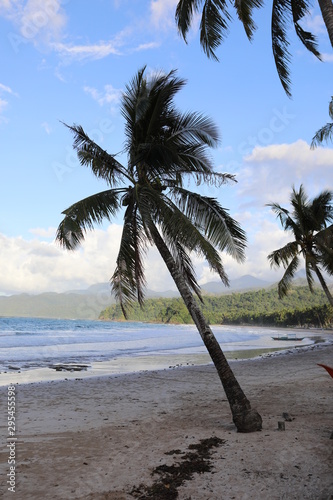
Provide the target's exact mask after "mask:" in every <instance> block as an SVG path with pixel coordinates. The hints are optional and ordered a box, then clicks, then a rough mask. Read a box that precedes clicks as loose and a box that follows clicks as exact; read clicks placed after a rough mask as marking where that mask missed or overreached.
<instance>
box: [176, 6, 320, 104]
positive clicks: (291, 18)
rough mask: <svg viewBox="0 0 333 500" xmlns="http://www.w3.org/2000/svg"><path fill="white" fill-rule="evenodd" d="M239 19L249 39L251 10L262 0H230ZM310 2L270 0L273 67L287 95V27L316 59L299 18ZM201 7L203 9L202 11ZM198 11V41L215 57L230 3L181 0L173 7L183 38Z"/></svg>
mask: <svg viewBox="0 0 333 500" xmlns="http://www.w3.org/2000/svg"><path fill="white" fill-rule="evenodd" d="M230 3H231V5H232V6H233V7H234V9H235V11H236V15H237V17H238V19H239V20H240V21H241V22H242V24H243V26H244V29H245V33H246V35H247V37H248V39H249V40H250V41H251V40H252V38H253V35H254V32H255V30H256V24H255V22H254V20H253V11H254V10H255V9H259V8H262V7H263V4H264V2H263V0H234V1H233V2H230ZM310 6H311V2H310V1H309V0H273V1H272V18H271V34H272V49H273V56H274V60H275V65H276V69H277V72H278V75H279V78H280V81H281V83H282V86H283V88H284V90H285V92H286V93H287V95H288V96H291V91H290V76H289V63H290V59H291V56H290V52H289V50H288V48H289V39H288V30H289V28H290V26H293V27H294V29H295V32H296V34H297V36H298V38H299V39H300V40H301V42H302V43H303V45H304V46H305V47H306V48H307V49H308V50H309V51H310V52H312V53H313V54H314V55H315V56H316V57H317V58H318V59H320V53H319V52H318V50H317V42H316V37H315V36H314V35H313V34H312V33H311V32H309V31H306V30H304V29H303V28H302V26H301V24H300V23H301V21H302V20H303V19H304V17H305V16H306V15H307V14H309V9H310ZM201 9H202V11H201ZM200 11H201V22H200V44H201V46H202V48H203V50H204V52H205V54H206V55H207V56H208V57H210V58H212V59H215V60H218V58H217V56H216V49H217V48H218V47H219V45H220V44H221V43H222V42H223V40H224V38H225V37H226V36H227V34H228V31H229V24H230V21H231V19H232V16H231V13H230V5H229V2H227V1H226V0H180V1H179V2H178V4H177V8H176V14H175V17H176V23H177V26H178V30H179V32H180V34H181V36H182V37H183V38H184V40H185V41H186V40H187V34H188V32H189V29H190V27H191V24H192V21H193V19H194V16H195V15H197V14H199V13H200Z"/></svg>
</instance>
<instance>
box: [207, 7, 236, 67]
mask: <svg viewBox="0 0 333 500" xmlns="http://www.w3.org/2000/svg"><path fill="white" fill-rule="evenodd" d="M230 20H231V16H230V14H229V12H228V10H227V7H226V2H225V0H206V1H205V3H204V6H203V9H202V16H201V22H200V44H201V47H202V48H203V51H204V52H205V54H206V55H207V56H208V57H210V58H211V59H214V60H215V61H218V58H217V56H216V54H215V50H216V49H217V48H218V47H219V45H221V43H222V42H223V40H224V37H225V35H226V34H227V33H228V23H229V21H230Z"/></svg>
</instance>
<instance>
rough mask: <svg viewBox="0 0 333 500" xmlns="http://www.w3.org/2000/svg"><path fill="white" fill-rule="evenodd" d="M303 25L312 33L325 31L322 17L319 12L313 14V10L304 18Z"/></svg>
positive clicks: (316, 33) (318, 33) (317, 33)
mask: <svg viewBox="0 0 333 500" xmlns="http://www.w3.org/2000/svg"><path fill="white" fill-rule="evenodd" d="M303 27H304V28H306V29H307V30H309V31H310V32H311V33H312V34H314V35H320V34H322V33H327V30H326V27H325V23H324V20H323V17H322V16H321V15H319V14H317V15H316V14H314V12H313V10H311V11H310V13H309V15H308V16H306V17H305V18H304V22H303Z"/></svg>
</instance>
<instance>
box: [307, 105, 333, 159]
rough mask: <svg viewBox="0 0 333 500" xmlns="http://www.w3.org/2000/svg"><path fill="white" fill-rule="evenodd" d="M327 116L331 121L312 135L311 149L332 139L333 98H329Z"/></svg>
mask: <svg viewBox="0 0 333 500" xmlns="http://www.w3.org/2000/svg"><path fill="white" fill-rule="evenodd" d="M328 114H329V115H330V118H331V119H332V121H331V122H330V123H326V125H324V126H323V127H321V129H319V130H318V131H317V132H316V134H315V135H314V137H313V139H312V142H311V149H314V148H316V147H317V146H319V145H320V144H322V143H323V142H324V141H330V140H332V139H333V97H331V102H330V103H329V106H328Z"/></svg>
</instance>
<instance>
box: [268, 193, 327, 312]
mask: <svg viewBox="0 0 333 500" xmlns="http://www.w3.org/2000/svg"><path fill="white" fill-rule="evenodd" d="M332 198H333V193H332V192H331V191H323V192H321V193H320V194H319V195H318V196H317V197H316V198H314V199H313V200H312V201H311V200H309V199H308V197H307V195H306V193H305V191H304V188H303V186H302V185H301V186H300V188H299V191H298V192H297V191H296V190H295V188H293V190H292V194H291V197H290V202H291V205H292V207H293V211H292V212H289V210H287V209H285V208H282V207H281V206H280V205H278V204H277V203H272V204H269V205H268V206H269V207H271V208H272V210H273V212H275V213H276V215H277V217H278V218H279V219H280V222H281V225H282V227H283V229H284V230H285V231H290V232H291V233H292V234H293V237H294V240H293V241H291V242H290V243H287V245H285V246H284V247H282V248H280V249H279V250H275V251H274V252H272V253H271V254H270V255H268V260H269V261H270V264H271V266H276V267H280V266H281V265H282V266H283V267H284V268H285V273H284V275H283V278H282V279H281V281H280V282H279V284H278V291H279V296H280V297H283V296H284V295H286V294H287V293H288V290H289V289H290V287H291V282H292V279H293V277H294V275H295V272H296V271H297V269H298V267H299V265H300V257H303V258H304V260H305V271H306V278H307V282H308V285H309V288H310V290H311V291H313V283H314V278H313V273H315V274H316V276H317V277H318V279H319V282H320V284H321V286H322V288H323V290H324V291H325V293H326V296H327V298H328V300H329V302H330V304H331V305H332V306H333V297H332V295H331V293H330V291H329V288H328V286H327V283H326V281H325V279H324V277H323V274H322V270H325V271H326V272H327V273H328V274H329V275H333V225H332V224H330V223H332V220H333V207H332V204H331V202H332ZM329 224H330V225H329Z"/></svg>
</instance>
